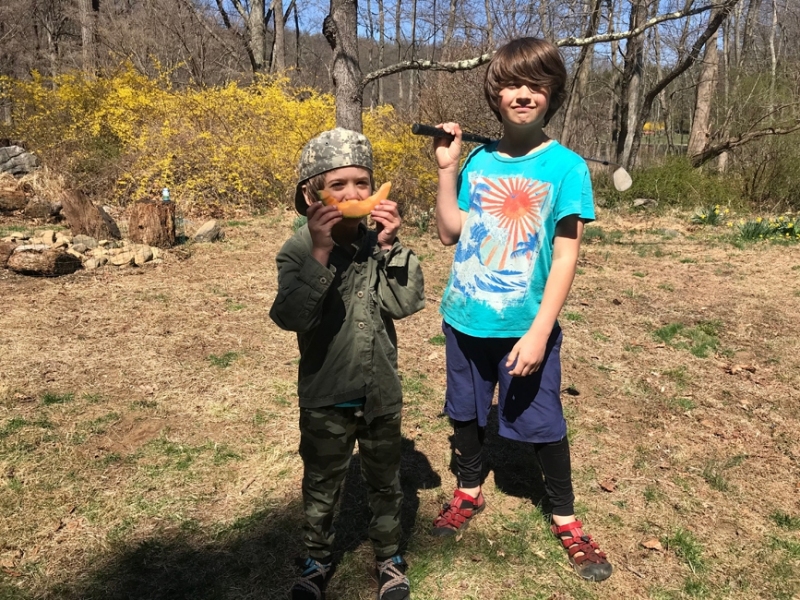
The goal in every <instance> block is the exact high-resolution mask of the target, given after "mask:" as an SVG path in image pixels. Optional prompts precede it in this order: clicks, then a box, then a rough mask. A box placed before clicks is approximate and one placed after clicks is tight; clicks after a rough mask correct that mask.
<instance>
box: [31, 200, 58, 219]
mask: <svg viewBox="0 0 800 600" xmlns="http://www.w3.org/2000/svg"><path fill="white" fill-rule="evenodd" d="M23 212H24V213H25V216H26V217H28V218H29V219H49V218H51V217H54V216H55V215H57V214H58V210H55V209H54V208H53V205H52V204H50V203H49V202H47V201H46V200H41V199H40V198H37V197H35V196H34V197H33V198H31V199H30V200H28V203H27V204H26V205H25V210H24V211H23Z"/></svg>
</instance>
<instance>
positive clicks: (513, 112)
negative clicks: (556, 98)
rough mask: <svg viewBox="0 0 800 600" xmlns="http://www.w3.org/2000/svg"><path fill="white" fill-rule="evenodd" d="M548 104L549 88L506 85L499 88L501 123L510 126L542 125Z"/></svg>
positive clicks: (539, 126) (540, 126)
mask: <svg viewBox="0 0 800 600" xmlns="http://www.w3.org/2000/svg"><path fill="white" fill-rule="evenodd" d="M549 106H550V90H548V89H546V88H541V87H528V86H527V85H524V84H514V85H508V86H506V87H504V88H503V89H501V90H500V101H499V102H498V108H499V112H500V117H501V118H502V120H503V125H505V126H511V127H520V128H528V127H538V128H542V127H544V117H545V115H546V114H547V109H548V108H549Z"/></svg>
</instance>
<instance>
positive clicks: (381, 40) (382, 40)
mask: <svg viewBox="0 0 800 600" xmlns="http://www.w3.org/2000/svg"><path fill="white" fill-rule="evenodd" d="M385 28H386V13H385V7H384V5H383V0H378V68H379V69H382V68H383V67H385V66H386V58H385V56H384V53H385V51H386V32H385V31H384V29H385ZM377 84H378V104H384V102H385V100H384V97H383V78H382V77H381V78H380V79H378V81H377Z"/></svg>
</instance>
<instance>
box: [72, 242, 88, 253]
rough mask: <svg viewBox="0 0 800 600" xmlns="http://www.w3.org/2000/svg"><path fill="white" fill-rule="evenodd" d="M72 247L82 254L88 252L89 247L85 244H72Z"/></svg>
mask: <svg viewBox="0 0 800 600" xmlns="http://www.w3.org/2000/svg"><path fill="white" fill-rule="evenodd" d="M72 249H73V250H74V251H75V252H79V253H80V254H86V251H87V250H88V248H87V247H86V246H85V245H84V244H72Z"/></svg>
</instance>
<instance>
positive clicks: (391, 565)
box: [378, 557, 408, 596]
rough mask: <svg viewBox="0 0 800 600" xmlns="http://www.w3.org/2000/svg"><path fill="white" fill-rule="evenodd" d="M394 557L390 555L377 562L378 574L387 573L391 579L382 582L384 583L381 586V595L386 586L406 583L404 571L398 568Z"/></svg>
mask: <svg viewBox="0 0 800 600" xmlns="http://www.w3.org/2000/svg"><path fill="white" fill-rule="evenodd" d="M395 559H396V557H392V558H388V559H386V560H384V561H381V562H379V563H378V576H379V577H380V576H383V575H388V576H389V577H391V579H389V580H388V581H386V582H384V584H383V585H382V586H381V590H380V596H383V593H384V592H385V591H386V589H387V588H393V587H395V586H396V585H401V584H407V583H408V579H406V575H405V573H403V572H402V571H401V570H400V569H399V567H398V563H397V562H395Z"/></svg>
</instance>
